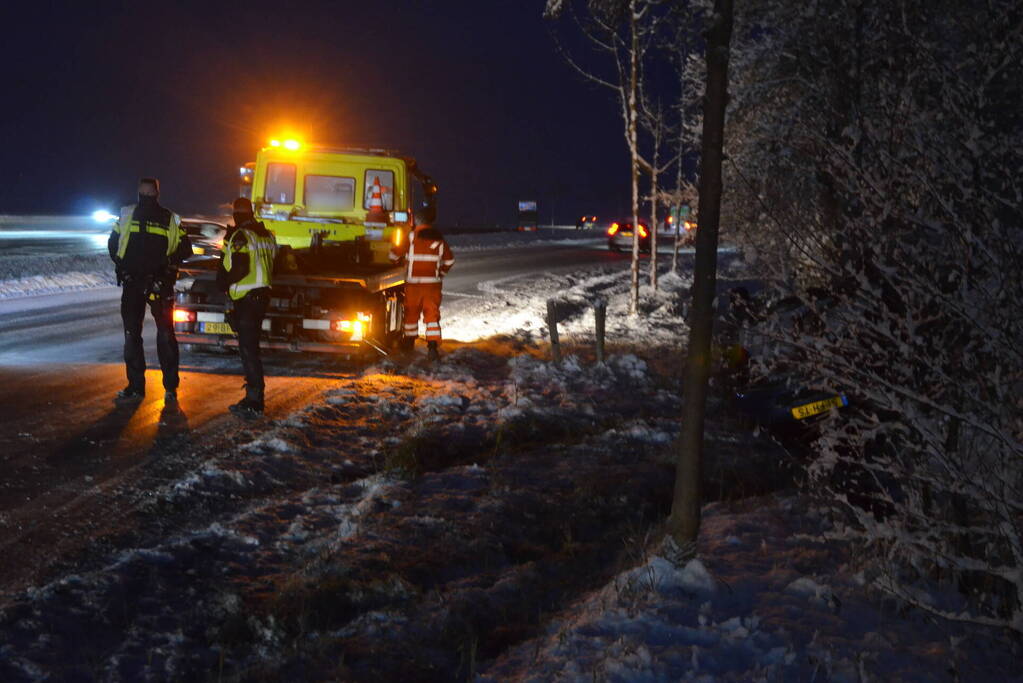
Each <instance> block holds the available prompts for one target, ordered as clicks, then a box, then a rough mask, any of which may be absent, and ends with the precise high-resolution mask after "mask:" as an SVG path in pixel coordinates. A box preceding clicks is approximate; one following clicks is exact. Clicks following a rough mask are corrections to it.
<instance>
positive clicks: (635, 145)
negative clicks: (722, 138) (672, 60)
mask: <svg viewBox="0 0 1023 683" xmlns="http://www.w3.org/2000/svg"><path fill="white" fill-rule="evenodd" d="M637 12H638V8H637V7H636V0H629V38H630V41H631V44H630V50H629V83H628V88H629V92H628V108H629V120H628V131H629V132H628V136H629V155H630V156H631V159H632V291H631V295H630V297H629V313H631V314H636V313H638V312H639V139H638V136H637V134H636V118H637V115H638V112H637V108H638V107H637V103H636V91H637V88H638V86H637V79H638V77H639V75H638V64H637V62H638V60H639V33H638V32H637V28H636V23H637V22H638V21H639V17H638V16H637Z"/></svg>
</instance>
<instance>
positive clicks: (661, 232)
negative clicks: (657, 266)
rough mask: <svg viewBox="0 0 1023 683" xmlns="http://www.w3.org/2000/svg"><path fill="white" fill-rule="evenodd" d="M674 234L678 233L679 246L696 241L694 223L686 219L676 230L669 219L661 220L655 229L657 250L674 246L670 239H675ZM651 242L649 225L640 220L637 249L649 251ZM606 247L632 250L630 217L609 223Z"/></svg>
mask: <svg viewBox="0 0 1023 683" xmlns="http://www.w3.org/2000/svg"><path fill="white" fill-rule="evenodd" d="M676 235H678V238H679V244H680V245H681V246H692V245H693V243H694V242H695V241H696V224H695V223H690V222H688V221H686V222H684V223H683V225H682V228H681V229H679V230H676V229H675V226H674V225H673V224H672V223H671V222H670V221H667V220H665V221H661V223H660V228H658V230H657V251H658V252H663V251H665V250H669V251H670V250H671V249H672V248H673V246H674V245H673V244H672V241H673V240H674V239H675V237H676ZM651 242H652V239H651V236H650V229H649V226H648V225H647V223H646V222H644V221H640V222H639V250H640V251H642V252H646V253H649V252H650V245H651ZM607 247H608V249H610V250H611V251H631V250H632V220H631V219H624V220H621V221H615V222H613V223H611V226H610V227H609V228H608V229H607Z"/></svg>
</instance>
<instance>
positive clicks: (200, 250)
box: [192, 245, 206, 256]
mask: <svg viewBox="0 0 1023 683" xmlns="http://www.w3.org/2000/svg"><path fill="white" fill-rule="evenodd" d="M192 253H193V254H196V255H198V256H205V255H206V250H205V249H203V248H202V247H197V246H195V245H192Z"/></svg>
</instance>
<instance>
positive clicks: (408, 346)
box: [401, 337, 416, 357]
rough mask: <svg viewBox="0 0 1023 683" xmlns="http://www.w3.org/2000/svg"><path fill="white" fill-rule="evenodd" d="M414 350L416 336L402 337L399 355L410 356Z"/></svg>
mask: <svg viewBox="0 0 1023 683" xmlns="http://www.w3.org/2000/svg"><path fill="white" fill-rule="evenodd" d="M415 351H416V338H415V337H403V338H402V340H401V355H403V356H406V357H408V356H411V355H412V354H413V353H415Z"/></svg>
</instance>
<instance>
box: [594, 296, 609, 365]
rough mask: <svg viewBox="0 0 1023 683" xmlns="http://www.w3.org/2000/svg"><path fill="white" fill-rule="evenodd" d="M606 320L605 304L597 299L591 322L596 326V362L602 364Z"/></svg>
mask: <svg viewBox="0 0 1023 683" xmlns="http://www.w3.org/2000/svg"><path fill="white" fill-rule="evenodd" d="M606 319H607V302H606V301H604V300H603V299H598V300H597V302H596V303H594V304H593V322H594V324H595V325H596V328H597V329H596V337H597V362H598V363H603V362H604V322H605V321H606Z"/></svg>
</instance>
